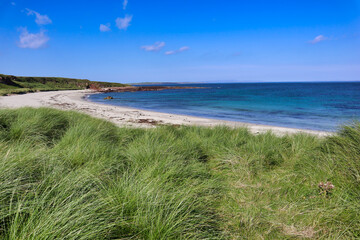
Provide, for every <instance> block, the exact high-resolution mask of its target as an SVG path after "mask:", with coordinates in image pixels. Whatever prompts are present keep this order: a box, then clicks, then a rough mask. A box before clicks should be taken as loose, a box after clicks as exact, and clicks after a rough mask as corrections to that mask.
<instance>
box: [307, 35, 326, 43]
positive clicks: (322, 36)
mask: <svg viewBox="0 0 360 240" xmlns="http://www.w3.org/2000/svg"><path fill="white" fill-rule="evenodd" d="M327 39H328V38H327V37H325V36H324V35H319V36H316V37H315V38H314V39H313V40H311V41H309V43H311V44H315V43H319V42H322V41H324V40H327Z"/></svg>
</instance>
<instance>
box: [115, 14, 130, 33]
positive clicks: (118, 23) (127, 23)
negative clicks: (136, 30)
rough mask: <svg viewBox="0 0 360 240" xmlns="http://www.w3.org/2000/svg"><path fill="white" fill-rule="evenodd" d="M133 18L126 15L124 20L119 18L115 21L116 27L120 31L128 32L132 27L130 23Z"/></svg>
mask: <svg viewBox="0 0 360 240" xmlns="http://www.w3.org/2000/svg"><path fill="white" fill-rule="evenodd" d="M132 18H133V16H132V15H125V17H124V18H117V19H116V20H115V22H116V26H117V27H118V28H119V29H120V30H126V29H127V28H128V27H129V26H130V22H131V20H132Z"/></svg>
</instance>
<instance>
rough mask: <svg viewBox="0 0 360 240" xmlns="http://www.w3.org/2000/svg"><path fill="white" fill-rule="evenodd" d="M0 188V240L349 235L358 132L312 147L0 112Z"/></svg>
mask: <svg viewBox="0 0 360 240" xmlns="http://www.w3.org/2000/svg"><path fill="white" fill-rule="evenodd" d="M321 181H331V183H332V184H334V185H335V188H334V189H332V190H329V191H328V193H326V191H322V190H321V189H320V188H319V187H318V184H319V182H321ZM0 182H1V184H0V238H1V239H124V238H125V239H128V238H131V239H297V238H299V239H303V238H323V239H327V238H331V239H336V238H337V239H351V238H359V237H360V219H359V217H358V216H359V215H360V201H359V197H360V186H359V183H360V126H359V125H355V126H353V127H346V128H344V129H343V130H342V131H341V132H339V135H338V136H335V137H331V138H328V139H318V138H315V137H311V136H306V135H293V136H286V137H276V136H274V135H272V134H270V133H268V134H262V135H258V136H254V135H251V134H249V132H248V131H247V130H246V129H228V128H223V127H217V128H215V129H209V128H200V127H172V126H168V127H166V126H165V127H158V128H156V129H148V130H146V129H126V128H117V127H115V126H114V125H112V124H111V123H108V122H105V121H102V120H98V119H93V118H91V117H89V116H86V115H82V114H79V113H75V112H63V111H58V110H53V109H45V108H44V109H30V108H24V109H19V110H0Z"/></svg>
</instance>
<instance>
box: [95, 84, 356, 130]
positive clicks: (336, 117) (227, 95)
mask: <svg viewBox="0 0 360 240" xmlns="http://www.w3.org/2000/svg"><path fill="white" fill-rule="evenodd" d="M164 86H165V85H164ZM166 86H179V85H176V84H174V85H169V84H166ZM180 86H193V87H205V88H198V89H174V90H163V91H146V92H123V93H100V94H93V95H90V96H89V97H88V99H89V100H90V101H93V102H98V103H104V104H111V105H116V106H125V107H133V108H139V109H144V110H151V111H157V112H164V113H173V114H183V115H191V116H198V117H206V118H213V119H221V120H230V121H240V122H247V123H255V124H265V125H273V126H280V127H292V128H301V129H310V130H321V131H336V130H337V129H338V127H339V126H340V125H342V124H349V123H351V122H353V121H354V120H360V82H332V83H329V82H323V83H227V84H224V83H223V84H181V85H180ZM107 96H111V97H113V98H114V99H111V100H104V98H105V97H107Z"/></svg>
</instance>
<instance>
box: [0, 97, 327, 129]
mask: <svg viewBox="0 0 360 240" xmlns="http://www.w3.org/2000/svg"><path fill="white" fill-rule="evenodd" d="M91 93H92V92H91V91H88V90H79V91H54V92H38V93H29V94H24V95H12V96H6V97H0V108H19V107H25V106H27V107H53V108H58V109H62V110H76V111H80V112H83V113H87V114H89V115H91V116H94V117H97V118H102V119H107V120H109V121H111V122H113V123H115V124H117V125H119V126H134V127H154V125H156V124H179V125H198V126H216V125H226V126H230V127H247V128H248V129H249V130H250V131H251V132H253V133H262V132H266V131H269V130H271V131H273V132H274V133H275V134H277V135H284V134H292V133H299V132H303V133H308V134H314V135H318V136H327V135H330V134H331V133H329V132H321V131H311V130H303V129H296V128H284V127H275V126H267V125H258V124H250V123H242V122H232V121H222V120H214V119H207V118H199V117H192V116H185V115H176V114H167V113H158V112H152V111H145V110H139V109H133V108H127V107H118V106H111V105H105V104H98V103H93V102H89V101H86V100H85V99H84V97H85V96H86V95H87V94H91Z"/></svg>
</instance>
